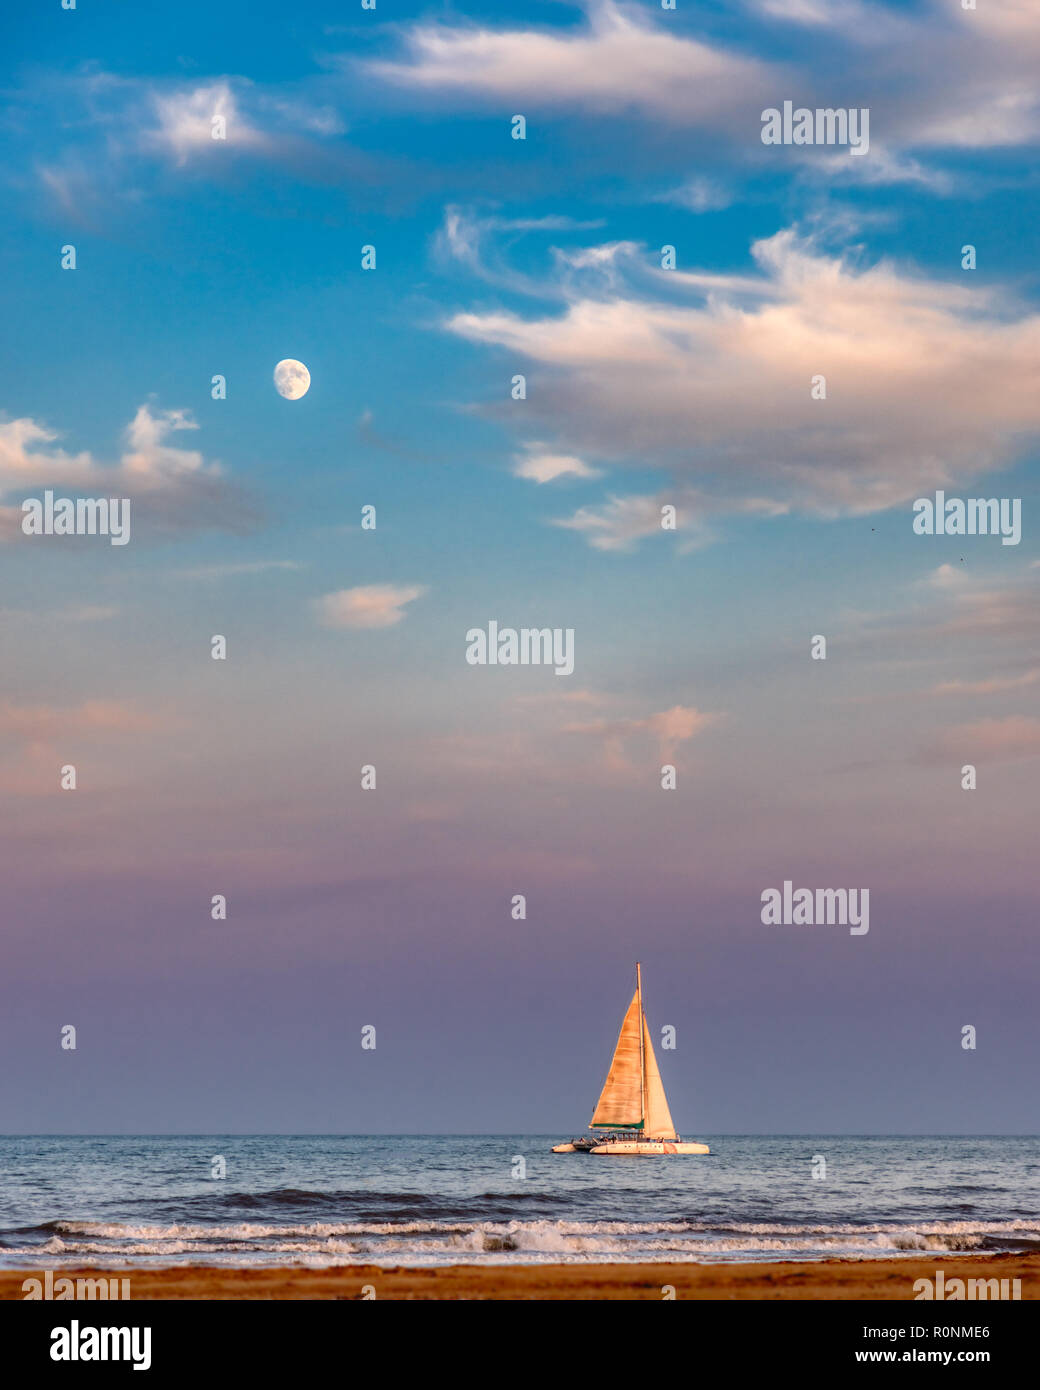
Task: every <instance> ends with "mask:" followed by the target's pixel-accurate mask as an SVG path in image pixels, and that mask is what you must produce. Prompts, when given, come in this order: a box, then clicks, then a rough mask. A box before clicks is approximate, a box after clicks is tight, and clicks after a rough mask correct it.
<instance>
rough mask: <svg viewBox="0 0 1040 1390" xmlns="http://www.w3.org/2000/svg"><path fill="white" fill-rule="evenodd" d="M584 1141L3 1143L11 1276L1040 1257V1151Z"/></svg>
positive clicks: (390, 1138) (0, 1228) (979, 1143)
mask: <svg viewBox="0 0 1040 1390" xmlns="http://www.w3.org/2000/svg"><path fill="white" fill-rule="evenodd" d="M564 1137H567V1136H564V1135H561V1134H554V1135H530V1134H525V1135H453V1136H445V1135H433V1136H414V1135H410V1136H400V1135H386V1136H378V1135H376V1136H364V1137H362V1136H357V1135H339V1136H336V1135H331V1136H330V1135H320V1136H317V1135H305V1136H298V1137H293V1136H284V1135H250V1136H243V1135H226V1136H213V1135H184V1136H156V1137H140V1136H137V1137H127V1136H79V1137H69V1136H35V1137H34V1136H18V1137H6V1138H0V1266H3V1267H7V1268H22V1267H43V1268H52V1269H59V1268H61V1267H63V1266H66V1265H71V1264H75V1265H111V1264H113V1263H130V1264H136V1263H148V1264H152V1265H160V1264H161V1265H178V1264H231V1265H276V1264H299V1265H312V1266H320V1265H333V1264H344V1263H361V1262H364V1263H371V1264H384V1265H389V1264H395V1265H397V1264H400V1265H437V1264H460V1263H462V1264H475V1263H476V1264H491V1263H533V1262H539V1261H541V1262H553V1263H556V1262H572V1261H584V1262H590V1263H591V1262H619V1261H620V1262H623V1261H634V1260H661V1261H688V1260H692V1261H744V1260H792V1259H793V1260H818V1259H825V1258H828V1257H830V1258H833V1257H838V1256H841V1257H845V1258H857V1257H859V1258H865V1257H870V1256H886V1255H914V1254H920V1253H921V1252H931V1251H934V1252H936V1253H937V1254H942V1255H943V1256H947V1255H951V1256H953V1255H957V1254H959V1253H969V1252H972V1251H999V1250H1008V1251H1015V1250H1033V1249H1040V1140H1038V1139H1036V1138H1018V1137H1016V1138H996V1137H983V1138H949V1137H935V1138H906V1137H897V1138H886V1137H878V1136H871V1137H867V1138H850V1137H848V1136H844V1137H840V1138H829V1137H821V1136H819V1135H815V1136H813V1135H809V1136H791V1135H781V1136H772V1137H761V1136H748V1135H734V1136H725V1135H723V1136H710V1137H709V1138H708V1142H709V1143H710V1144H711V1146H712V1149H713V1152H712V1153H711V1154H710V1155H708V1156H699V1157H673V1158H604V1157H591V1156H589V1155H583V1154H560V1155H557V1154H552V1153H550V1152H549V1150H550V1147H551V1145H552V1144H553V1143H556V1142H558V1141H559V1140H560V1139H561V1138H564ZM217 1158H223V1160H224V1164H225V1168H226V1175H225V1176H224V1177H214V1176H212V1174H213V1172H214V1160H215V1159H217ZM821 1158H822V1159H823V1160H824V1161H825V1164H826V1169H825V1173H824V1170H823V1166H822V1165H821V1163H820V1159H821ZM519 1160H522V1162H520V1161H519ZM217 1169H218V1170H219V1165H217ZM814 1171H816V1172H818V1173H821V1176H820V1177H816V1178H814V1176H813V1173H814ZM514 1174H515V1176H514Z"/></svg>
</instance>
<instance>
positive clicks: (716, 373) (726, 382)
mask: <svg viewBox="0 0 1040 1390" xmlns="http://www.w3.org/2000/svg"><path fill="white" fill-rule="evenodd" d="M752 254H753V257H754V260H755V261H756V263H757V266H758V275H757V276H753V277H747V278H746V279H744V280H733V281H731V282H730V283H729V284H727V283H726V282H725V281H723V280H713V278H712V277H698V276H692V275H685V276H684V275H682V274H680V273H679V272H659V273H658V274H657V275H656V279H654V280H652V281H651V283H650V288H649V289H648V288H646V287H645V286H644V285H642V284H640V287H639V288H638V289H637V288H636V287H635V285H634V284H627V285H626V284H625V283H623V282H620V281H619V282H618V283H617V284H616V285H615V286H613V287H607V288H606V289H604V288H603V286H602V284H601V283H595V284H594V285H593V287H592V288H591V289H590V288H588V287H587V286H586V287H583V285H582V284H581V283H578V284H572V283H568V284H567V285H565V286H563V287H562V288H561V289H560V292H561V293H565V294H566V296H567V299H566V308H565V310H564V311H563V312H561V313H555V314H542V315H537V316H532V315H528V316H525V315H522V314H520V313H516V312H505V311H495V310H488V311H483V312H468V313H466V312H463V313H458V314H455V315H454V316H453V317H452V318H451V319H450V320H449V322H448V325H447V326H448V328H449V329H450V330H451V331H452V332H454V333H456V334H458V335H459V336H461V337H464V338H467V339H469V340H470V341H473V342H481V343H485V344H488V345H493V346H496V347H500V348H503V349H505V350H506V351H507V352H508V353H509V354H510V356H511V357H512V358H513V359H515V358H517V357H520V358H522V359H525V360H526V364H529V365H528V366H527V374H528V376H529V377H530V378H532V379H533V380H534V381H535V384H536V389H535V390H534V391H529V398H528V402H527V408H528V410H529V411H530V412H532V413H535V414H537V415H538V417H539V419H540V420H541V422H542V423H543V425H546V424H547V425H549V426H550V427H551V428H552V430H553V431H554V435H555V438H554V440H553V444H552V446H551V447H552V451H553V452H559V453H561V454H566V455H573V456H576V457H578V458H581V459H582V460H591V461H592V462H593V464H595V463H597V462H611V461H613V462H622V463H628V464H634V465H635V466H643V467H649V468H656V469H664V470H666V471H667V472H669V473H670V474H671V475H672V476H673V477H674V478H676V479H679V480H681V481H686V482H689V481H690V480H692V479H697V480H699V482H700V484H702V485H703V484H705V483H706V481H707V480H710V479H719V478H723V479H725V480H726V481H727V483H728V491H729V492H730V493H733V494H736V495H738V496H740V495H746V496H763V495H764V496H766V497H769V498H770V499H771V501H772V503H773V504H775V505H779V506H798V507H802V508H804V509H806V510H812V511H817V512H820V513H824V514H829V515H838V514H843V513H845V514H864V513H867V512H871V511H876V510H880V509H883V508H886V507H890V506H894V505H896V504H898V503H901V502H905V501H908V500H911V499H913V498H915V497H918V496H921V495H923V494H925V493H927V492H928V491H929V490H931V489H933V488H935V487H942V486H944V485H946V484H948V483H950V482H953V481H956V480H965V479H969V478H972V477H974V476H977V475H979V474H981V473H984V472H985V471H986V470H991V469H996V468H1000V467H1003V466H1006V465H1007V464H1008V463H1009V462H1011V461H1013V460H1014V459H1015V458H1016V457H1017V456H1018V453H1019V452H1020V451H1021V450H1022V448H1023V446H1024V442H1025V441H1026V440H1027V439H1028V437H1029V436H1030V435H1032V434H1036V433H1037V432H1038V431H1040V396H1038V394H1037V391H1036V362H1037V361H1038V360H1040V315H1037V314H1035V313H1034V314H1019V315H1017V316H1016V315H1014V314H1013V313H1012V312H1010V311H1009V310H1008V308H1007V306H1006V305H1004V304H1003V303H1002V302H1001V301H1000V299H999V298H998V297H997V296H996V295H994V294H993V293H992V292H991V291H988V290H986V289H977V288H971V287H969V286H968V285H967V284H966V283H956V282H953V281H935V280H929V279H925V278H922V277H919V276H916V275H914V274H912V273H910V272H909V271H907V270H905V269H900V268H898V267H896V266H894V265H892V264H888V263H885V262H882V263H879V264H876V265H869V266H860V265H858V264H856V263H855V261H853V260H851V259H841V258H836V257H833V256H828V255H825V254H823V253H822V252H821V251H820V250H819V249H818V246H817V245H816V244H815V243H814V242H813V241H812V240H811V239H806V238H804V237H801V236H799V235H798V234H797V233H796V232H795V231H794V230H793V229H788V230H785V231H783V232H780V233H777V234H776V235H775V236H773V237H770V238H768V239H766V240H763V241H760V242H757V243H755V245H754V246H753V247H752ZM588 259H590V260H593V259H594V258H591V257H590V258H588ZM574 263H575V260H574V258H572V259H571V262H570V265H571V267H572V268H573V265H574ZM615 263H616V258H615ZM571 273H573V269H572V272H571ZM641 273H642V277H643V280H644V281H645V279H646V266H645V265H644V266H643V268H642V272H641ZM630 278H631V279H632V280H638V279H639V277H638V276H637V275H633V276H632V277H630ZM666 287H669V288H670V290H671V293H670V294H668V295H667V296H666V294H665V290H666ZM558 288H560V287H558ZM691 297H693V298H694V300H695V302H691V303H687V302H685V301H686V300H687V299H689V298H691ZM818 374H822V375H823V376H825V377H826V382H827V397H826V399H825V400H813V399H812V398H811V395H810V383H811V380H812V378H813V377H814V376H815V375H818ZM548 447H549V446H547V448H548ZM611 506H612V514H608V515H607V516H606V517H605V518H604V517H603V516H602V515H597V514H594V513H591V512H584V513H579V515H578V516H577V517H576V518H574V519H572V522H571V523H570V524H571V525H572V526H573V527H574V529H584V530H586V531H595V530H597V529H598V530H599V531H601V532H602V533H603V539H602V540H601V545H603V546H604V548H611V547H613V546H615V545H616V544H617V541H616V540H615V539H614V537H615V535H616V533H617V531H618V529H619V528H620V529H621V530H623V531H629V532H631V531H633V529H634V531H635V532H637V533H638V532H639V531H640V530H642V531H648V530H649V528H650V525H651V521H650V514H649V512H648V511H647V509H646V503H645V500H644V501H639V500H635V501H633V500H631V499H628V500H626V499H612V504H611Z"/></svg>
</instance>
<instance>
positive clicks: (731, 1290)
mask: <svg viewBox="0 0 1040 1390" xmlns="http://www.w3.org/2000/svg"><path fill="white" fill-rule="evenodd" d="M940 1269H941V1270H943V1271H944V1274H945V1278H946V1286H947V1291H949V1285H950V1280H952V1279H962V1280H965V1281H967V1280H969V1279H1008V1280H1010V1279H1020V1280H1021V1281H1022V1287H1021V1297H1022V1298H1023V1299H1034V1298H1036V1297H1037V1291H1038V1290H1040V1254H1029V1255H988V1256H978V1255H969V1256H944V1255H940V1254H938V1253H937V1254H935V1255H933V1256H931V1257H929V1258H928V1259H918V1258H908V1259H887V1260H820V1261H816V1262H813V1263H802V1264H793V1263H785V1264H712V1265H695V1264H636V1265H608V1264H604V1265H447V1266H444V1267H442V1268H438V1269H410V1268H393V1269H383V1268H380V1267H377V1266H375V1265H339V1266H336V1267H334V1268H331V1269H301V1268H286V1267H279V1268H274V1269H231V1268H227V1267H224V1268H220V1267H215V1266H211V1265H195V1266H182V1267H179V1268H174V1269H147V1268H144V1267H142V1266H135V1267H132V1268H129V1269H128V1268H127V1267H126V1266H125V1265H124V1266H115V1265H114V1266H112V1267H111V1268H107V1269H105V1270H101V1269H62V1270H55V1271H54V1275H53V1277H54V1279H58V1278H60V1277H63V1276H64V1277H68V1278H71V1279H77V1278H80V1279H99V1278H102V1277H119V1278H129V1279H130V1297H131V1299H133V1300H139V1299H206V1300H208V1299H325V1298H329V1299H331V1298H355V1299H360V1298H364V1297H369V1298H370V1297H372V1293H371V1292H368V1291H367V1290H374V1292H375V1297H376V1298H377V1299H391V1300H403V1299H499V1300H514V1299H520V1300H523V1299H536V1300H558V1299H594V1300H600V1299H636V1298H644V1299H661V1298H663V1297H664V1296H665V1292H664V1291H665V1289H666V1287H667V1286H671V1287H672V1288H674V1290H675V1297H676V1298H677V1299H678V1298H685V1299H691V1298H693V1299H822V1300H831V1299H839V1300H844V1299H892V1300H901V1301H904V1302H905V1301H908V1300H912V1299H913V1298H914V1297H915V1293H914V1288H913V1285H914V1281H915V1280H917V1279H932V1280H934V1278H935V1275H936V1271H937V1270H940ZM28 1278H38V1279H41V1280H42V1279H43V1271H42V1270H21V1271H15V1270H3V1271H0V1299H19V1298H25V1292H24V1291H23V1289H22V1282H23V1280H25V1279H28ZM366 1286H367V1289H366ZM947 1301H950V1300H947ZM961 1306H963V1305H961Z"/></svg>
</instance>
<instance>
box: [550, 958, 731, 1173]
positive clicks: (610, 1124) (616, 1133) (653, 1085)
mask: <svg viewBox="0 0 1040 1390" xmlns="http://www.w3.org/2000/svg"><path fill="white" fill-rule="evenodd" d="M589 1129H590V1130H593V1131H606V1133H597V1134H596V1135H595V1136H594V1137H593V1138H590V1139H585V1138H582V1139H571V1140H570V1141H568V1142H566V1143H563V1144H554V1145H553V1153H554V1154H567V1153H591V1154H616V1155H619V1156H620V1155H625V1154H633V1155H640V1156H643V1155H645V1156H652V1155H656V1154H706V1153H710V1152H711V1150H710V1149H709V1148H708V1146H707V1144H698V1143H694V1142H693V1141H692V1140H682V1139H680V1138H679V1136H678V1134H676V1132H675V1126H674V1125H673V1124H672V1113H671V1111H670V1110H669V1109H668V1098H667V1096H666V1095H665V1093H664V1085H663V1084H662V1082H661V1073H660V1072H659V1071H658V1069H657V1058H656V1057H655V1056H654V1045H653V1043H652V1042H651V1041H650V1030H649V1028H648V1027H647V1026H646V1014H645V1013H644V1012H643V972H642V968H641V966H640V965H639V962H638V961H637V962H636V992H635V994H634V995H633V996H632V1002H631V1004H629V1006H628V1011H627V1013H626V1014H625V1017H624V1019H623V1021H622V1024H621V1032H620V1033H619V1034H618V1040H617V1046H616V1047H615V1048H614V1056H613V1057H612V1058H611V1062H610V1070H609V1071H608V1072H607V1079H606V1081H605V1082H604V1084H603V1090H602V1091H601V1092H600V1095H599V1100H598V1101H597V1102H596V1109H595V1110H594V1112H593V1115H592V1120H591V1121H590V1123H589Z"/></svg>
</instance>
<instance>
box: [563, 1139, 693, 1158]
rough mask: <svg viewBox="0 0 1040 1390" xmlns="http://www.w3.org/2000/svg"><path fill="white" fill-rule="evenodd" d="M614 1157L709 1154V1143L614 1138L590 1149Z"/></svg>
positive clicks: (592, 1151)
mask: <svg viewBox="0 0 1040 1390" xmlns="http://www.w3.org/2000/svg"><path fill="white" fill-rule="evenodd" d="M590 1152H591V1153H594V1154H606V1155H607V1156H609V1157H614V1158H625V1157H632V1158H657V1157H660V1156H663V1155H667V1154H708V1153H711V1149H709V1148H708V1146H707V1144H696V1143H694V1142H693V1141H692V1140H682V1139H613V1140H611V1141H610V1142H609V1143H606V1144H597V1145H596V1147H595V1148H594V1149H592V1150H590Z"/></svg>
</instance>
